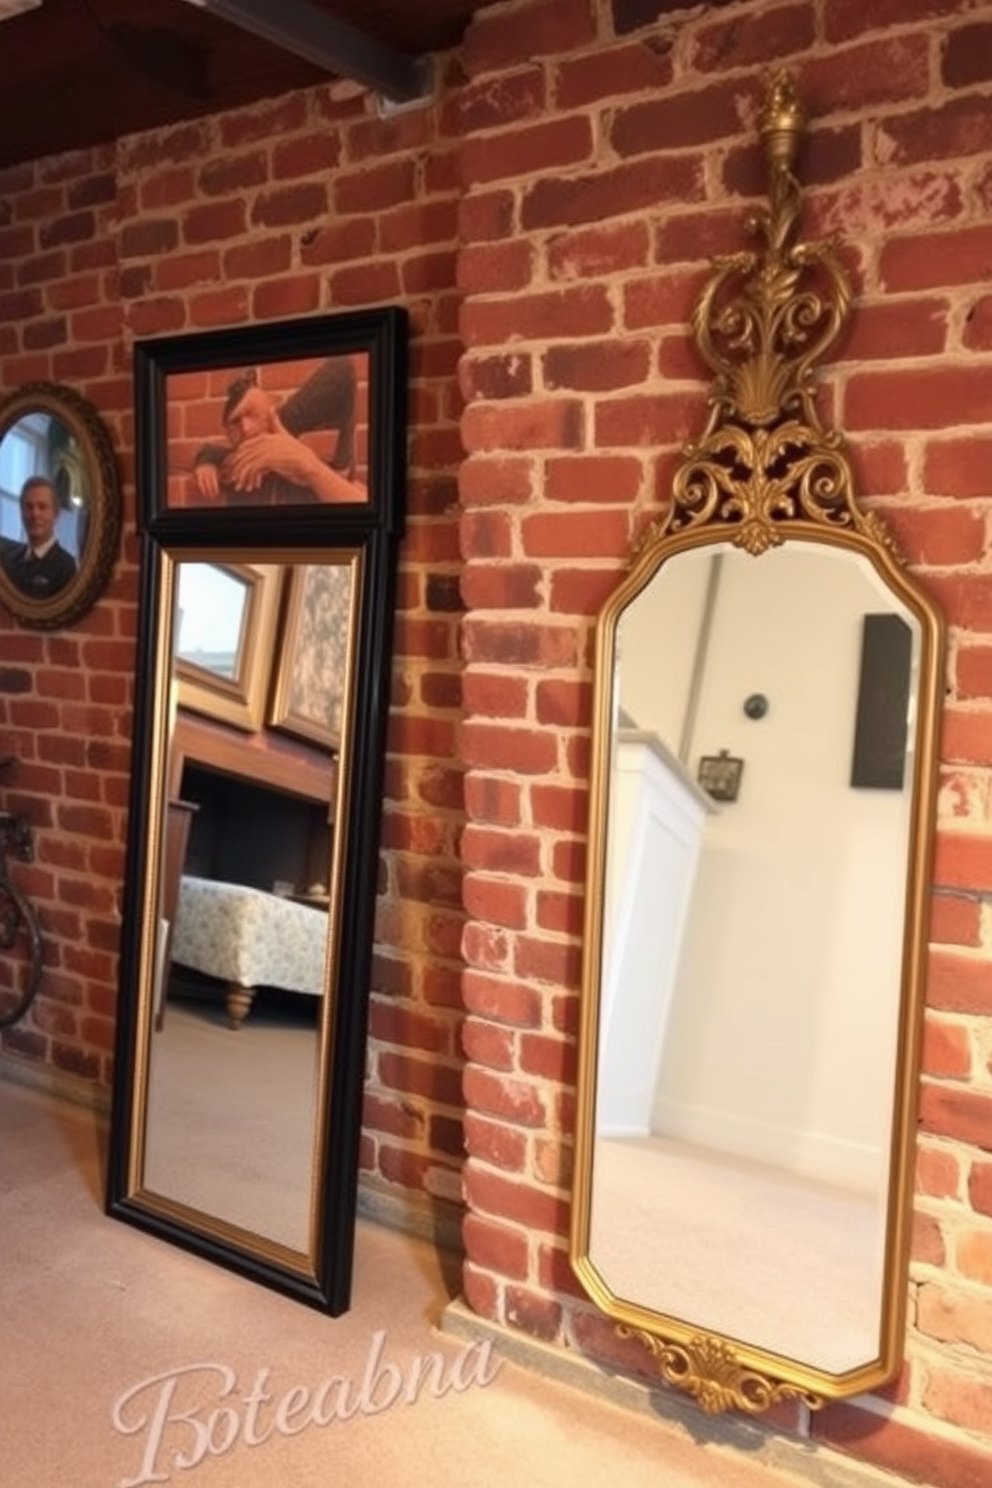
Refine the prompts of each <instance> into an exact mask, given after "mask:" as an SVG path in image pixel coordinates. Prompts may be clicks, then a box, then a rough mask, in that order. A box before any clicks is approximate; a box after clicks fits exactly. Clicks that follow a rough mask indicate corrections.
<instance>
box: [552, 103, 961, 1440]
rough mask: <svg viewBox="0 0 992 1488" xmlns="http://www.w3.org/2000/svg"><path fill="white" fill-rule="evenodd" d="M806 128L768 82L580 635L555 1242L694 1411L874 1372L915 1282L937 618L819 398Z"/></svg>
mask: <svg viewBox="0 0 992 1488" xmlns="http://www.w3.org/2000/svg"><path fill="white" fill-rule="evenodd" d="M802 125H803V119H802V111H801V108H800V106H799V104H798V102H797V100H796V98H795V95H794V93H793V91H792V88H791V85H790V83H789V81H788V80H787V79H786V78H784V77H779V78H777V79H776V80H775V82H774V83H773V85H772V87H771V88H770V90H769V95H768V99H767V102H766V107H765V110H764V113H763V115H762V118H761V120H760V132H761V137H762V140H763V142H764V145H765V149H766V153H767V159H768V164H769V177H770V187H769V206H768V209H767V211H764V212H762V213H760V214H758V216H757V217H756V219H755V222H754V224H752V225H753V226H754V227H755V228H756V229H757V230H758V231H760V233H761V234H762V236H763V238H764V245H763V249H762V251H761V252H758V253H750V252H748V253H740V254H736V255H733V256H732V257H728V258H725V259H721V260H718V261H717V262H716V264H715V265H714V269H713V272H712V275H711V277H710V279H709V281H708V283H707V285H706V288H705V290H704V292H703V294H702V296H701V298H700V300H699V303H698V306H697V309H696V312H695V315H694V320H693V330H694V334H695V337H696V340H697V343H698V345H699V348H700V351H701V353H702V355H703V357H704V359H705V360H706V362H707V363H708V365H709V366H710V367H711V368H712V369H713V371H714V372H715V374H716V381H715V385H714V391H713V397H712V400H711V414H710V418H709V422H708V424H707V427H706V429H705V432H704V434H703V436H702V438H701V439H700V440H699V441H698V442H697V443H695V444H693V445H691V446H690V447H688V448H687V450H686V451H685V456H684V459H683V461H682V463H681V465H680V467H679V469H678V472H677V475H676V478H675V482H674V491H673V498H672V503H671V507H670V510H669V511H668V512H667V514H666V515H665V516H664V517H663V518H662V519H661V520H660V521H659V522H658V523H657V524H656V525H655V526H654V527H653V528H652V529H651V530H650V531H649V532H648V534H647V536H646V539H645V540H644V541H643V543H642V544H641V546H640V548H639V550H638V552H637V553H636V554H635V557H634V561H633V564H632V566H631V568H630V571H629V572H628V574H627V575H626V576H625V578H624V579H623V581H622V582H621V584H620V585H619V587H618V589H617V590H616V592H615V593H614V594H613V595H612V596H611V598H610V599H609V600H608V602H607V604H606V605H605V607H604V609H603V611H602V614H601V616H600V618H599V622H598V627H597V637H596V659H595V667H596V676H595V695H594V719H593V730H594V738H593V767H592V780H591V808H590V856H589V876H588V883H587V901H586V922H585V958H586V959H585V970H584V986H583V1015H582V1024H581V1030H580V1085H579V1112H578V1123H577V1154H576V1179H575V1193H574V1203H573V1219H572V1232H571V1256H572V1263H573V1266H574V1269H575V1271H576V1273H577V1275H578V1276H579V1278H580V1280H581V1281H582V1283H583V1284H584V1286H585V1287H586V1289H587V1290H588V1292H589V1293H590V1295H591V1296H592V1298H593V1299H594V1300H595V1301H596V1303H597V1304H598V1305H599V1306H600V1307H601V1308H602V1309H603V1310H604V1311H605V1312H606V1313H607V1314H608V1315H609V1316H610V1317H611V1318H613V1319H614V1320H615V1321H616V1323H617V1326H618V1328H619V1329H620V1330H621V1331H622V1332H623V1333H624V1334H625V1335H627V1336H634V1337H637V1338H639V1339H640V1340H641V1341H642V1343H643V1344H644V1346H645V1348H646V1349H647V1351H648V1352H649V1354H650V1355H651V1356H653V1358H654V1359H655V1361H656V1363H657V1367H658V1369H659V1370H660V1372H661V1374H662V1375H663V1377H664V1378H665V1379H666V1380H667V1381H668V1382H669V1383H671V1384H674V1385H676V1386H677V1387H679V1388H681V1389H684V1390H687V1391H689V1392H690V1393H691V1394H692V1395H693V1396H695V1397H696V1399H697V1400H698V1401H699V1402H700V1404H701V1405H702V1406H703V1408H704V1409H706V1410H709V1411H717V1410H724V1409H728V1408H737V1409H741V1410H745V1411H749V1412H754V1411H760V1410H763V1409H765V1408H767V1407H768V1406H769V1405H771V1404H772V1403H774V1402H775V1401H776V1400H780V1399H783V1398H788V1397H793V1398H800V1399H802V1400H803V1401H804V1402H805V1403H806V1404H807V1405H809V1406H811V1407H816V1406H819V1405H822V1404H823V1403H824V1401H826V1400H828V1399H832V1398H836V1397H841V1396H844V1395H850V1394H853V1393H856V1392H859V1391H862V1390H866V1389H870V1388H874V1387H876V1386H877V1385H879V1384H880V1383H882V1382H884V1381H885V1380H888V1379H890V1378H892V1377H893V1376H894V1375H895V1373H896V1372H897V1371H898V1368H899V1364H900V1360H901V1349H902V1339H903V1328H904V1317H905V1297H906V1290H907V1264H908V1237H909V1201H910V1194H911V1183H912V1167H913V1156H914V1117H915V1101H916V1082H917V1074H918V1057H919V1038H920V1029H921V1019H922V987H921V961H922V957H923V953H924V945H925V933H926V921H927V907H928V866H929V855H930V844H931V837H932V825H931V822H932V815H933V793H934V775H935V735H936V727H937V709H938V681H939V667H940V663H941V656H942V626H941V621H940V618H939V616H938V614H937V612H936V611H935V609H934V607H933V606H932V604H931V603H930V602H929V601H928V600H927V598H926V597H925V596H924V595H923V594H922V593H921V592H920V590H919V589H918V587H917V586H916V584H915V583H914V582H913V580H912V579H911V577H910V576H909V575H908V574H907V573H906V572H905V570H904V569H903V567H902V565H901V563H900V561H899V558H898V556H897V554H896V553H895V551H894V548H893V546H892V544H891V543H890V541H889V539H888V537H887V535H886V533H885V530H884V527H883V524H882V522H881V521H880V520H879V519H878V518H877V517H876V516H874V515H872V514H869V513H866V512H863V511H862V510H861V509H860V508H859V506H858V505H857V503H856V501H855V498H854V495H853V492H852V482H851V474H850V469H849V466H848V462H847V459H846V457H845V454H844V451H843V448H842V445H841V441H840V439H839V437H838V436H837V435H836V434H835V433H833V432H831V431H827V430H825V429H824V428H822V427H821V425H820V423H819V420H818V417H817V413H816V409H815V407H814V399H813V385H812V367H813V364H814V362H815V361H816V360H817V359H818V358H820V357H821V356H822V355H823V353H824V351H825V350H826V349H827V347H828V346H829V345H830V344H831V343H832V342H833V340H834V338H835V337H836V334H837V332H838V330H839V328H840V326H841V325H842V323H843V321H844V318H845V316H846V314H847V311H848V307H849V303H850V292H849V288H848V284H847V281H846V278H845V275H844V272H843V269H842V267H841V264H840V261H839V258H838V256H837V252H836V248H835V245H834V244H832V243H829V242H820V243H813V242H802V241H798V240H797V237H796V226H797V221H798V215H799V205H800V194H799V187H798V184H797V182H796V179H795V176H794V174H793V164H794V161H795V157H796V153H797V150H798V145H799V141H800V135H801V132H802Z"/></svg>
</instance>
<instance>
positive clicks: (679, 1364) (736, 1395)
mask: <svg viewBox="0 0 992 1488" xmlns="http://www.w3.org/2000/svg"><path fill="white" fill-rule="evenodd" d="M617 1332H618V1333H619V1335H620V1337H621V1338H636V1339H638V1340H639V1341H640V1342H641V1343H643V1344H644V1346H645V1347H646V1348H647V1349H648V1350H649V1352H650V1353H651V1354H652V1355H653V1356H654V1358H655V1359H656V1361H657V1364H658V1372H659V1373H660V1375H661V1377H662V1379H664V1380H665V1381H666V1382H667V1383H668V1384H670V1385H674V1386H675V1387H676V1389H679V1390H684V1391H685V1392H686V1394H688V1395H691V1396H692V1398H693V1400H695V1401H696V1403H697V1404H698V1405H699V1406H700V1407H701V1408H702V1409H703V1410H704V1411H706V1413H707V1414H708V1415H717V1414H718V1413H719V1412H720V1411H725V1410H741V1411H746V1412H747V1413H748V1414H749V1415H758V1414H760V1412H761V1411H766V1410H767V1409H768V1408H769V1406H772V1405H777V1404H778V1403H779V1401H782V1400H798V1401H801V1402H802V1404H803V1405H805V1406H807V1407H808V1408H809V1409H810V1410H819V1409H820V1407H821V1406H822V1405H823V1399H822V1397H821V1396H819V1395H815V1394H813V1392H812V1391H810V1390H803V1389H800V1387H799V1386H798V1385H790V1384H787V1383H785V1381H783V1380H770V1379H768V1378H767V1377H766V1376H765V1375H763V1374H759V1373H758V1371H757V1370H756V1369H749V1368H748V1367H747V1365H746V1364H742V1363H741V1361H740V1359H739V1358H738V1356H737V1354H736V1353H735V1352H734V1350H733V1348H731V1346H730V1344H729V1343H727V1342H726V1341H725V1340H724V1339H722V1338H713V1337H711V1336H710V1334H708V1333H697V1334H696V1335H695V1336H694V1337H693V1338H691V1339H690V1340H689V1342H688V1343H685V1344H680V1343H672V1342H670V1341H669V1340H668V1339H665V1338H660V1337H659V1336H658V1335H657V1334H655V1333H649V1332H647V1331H646V1330H645V1329H643V1328H634V1327H630V1326H629V1325H627V1324H625V1323H620V1324H618V1325H617Z"/></svg>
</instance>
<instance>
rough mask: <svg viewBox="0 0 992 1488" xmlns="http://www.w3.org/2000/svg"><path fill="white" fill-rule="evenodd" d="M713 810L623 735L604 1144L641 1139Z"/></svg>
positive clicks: (667, 765) (609, 896)
mask: <svg viewBox="0 0 992 1488" xmlns="http://www.w3.org/2000/svg"><path fill="white" fill-rule="evenodd" d="M710 805H711V803H709V802H708V801H707V800H706V799H705V798H704V797H703V795H702V792H701V791H700V790H699V789H698V788H697V787H696V786H695V784H694V783H693V782H692V781H691V780H687V779H686V778H685V776H684V773H683V771H682V770H681V769H680V768H679V766H678V763H677V762H676V761H675V760H674V759H672V758H671V757H666V755H665V752H664V750H663V749H662V748H661V747H659V743H658V740H657V738H656V736H655V735H652V734H645V733H642V732H634V731H631V730H627V731H621V732H620V733H619V735H618V738H617V742H616V748H615V750H614V758H613V778H612V780H611V782H610V842H609V857H608V861H607V871H606V883H607V891H606V896H605V898H606V903H605V913H604V926H603V987H602V1002H601V1019H602V1023H601V1035H600V1064H599V1111H598V1129H599V1134H600V1136H647V1134H648V1133H649V1132H650V1129H651V1116H652V1107H653V1105H654V1094H655V1086H656V1083H657V1079H658V1065H659V1061H660V1058H661V1051H662V1044H663V1041H664V1037H665V1028H666V1024H667V1020H668V1011H669V1005H670V1002H671V995H672V987H673V983H674V979H675V973H676V970H677V966H678V961H679V954H680V949H681V944H682V934H683V930H684V927H685V920H686V913H687V910H688V906H689V902H690V897H691V894H692V887H693V880H694V877H695V871H696V863H697V860H698V857H699V848H700V844H701V842H702V835H703V825H704V821H705V817H706V815H707V812H708V810H709V809H710Z"/></svg>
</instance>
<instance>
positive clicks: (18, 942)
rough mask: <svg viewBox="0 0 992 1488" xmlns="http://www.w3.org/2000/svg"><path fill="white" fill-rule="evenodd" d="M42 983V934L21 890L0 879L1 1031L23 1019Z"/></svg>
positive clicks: (4, 879)
mask: <svg viewBox="0 0 992 1488" xmlns="http://www.w3.org/2000/svg"><path fill="white" fill-rule="evenodd" d="M40 981H41V932H40V930H39V929H38V921H37V920H36V919H35V913H34V910H33V909H32V908H31V905H30V904H29V903H28V901H27V900H26V899H25V897H24V895H23V894H22V893H21V891H20V889H19V888H17V886H16V885H15V884H12V883H11V882H10V880H9V879H6V878H0V1028H9V1027H10V1026H11V1024H12V1023H16V1022H17V1021H18V1019H19V1018H23V1017H24V1014H25V1013H26V1012H27V1010H28V1008H29V1007H30V1006H31V1001H32V999H33V997H34V994H35V993H36V992H37V990H38V983H39V982H40Z"/></svg>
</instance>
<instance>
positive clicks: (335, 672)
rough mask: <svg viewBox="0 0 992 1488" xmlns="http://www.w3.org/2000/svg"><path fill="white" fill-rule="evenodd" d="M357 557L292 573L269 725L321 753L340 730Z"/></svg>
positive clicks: (334, 742)
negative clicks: (322, 747)
mask: <svg viewBox="0 0 992 1488" xmlns="http://www.w3.org/2000/svg"><path fill="white" fill-rule="evenodd" d="M357 565H358V559H357V558H349V559H346V560H342V561H340V562H337V563H335V562H334V561H332V559H331V557H330V555H328V558H327V560H326V561H325V562H323V563H319V564H317V563H313V564H307V565H305V566H301V567H299V568H296V569H294V570H293V571H292V573H291V574H290V576H289V582H288V585H287V592H286V608H285V614H284V616H283V628H282V637H281V645H280V647H279V659H278V661H277V663H276V671H275V679H274V685H273V693H272V705H271V709H270V712H269V723H270V724H272V726H273V727H274V728H280V729H283V730H285V731H286V732H287V733H293V734H297V735H299V736H300V737H301V738H304V739H309V740H310V741H311V742H312V743H314V744H320V745H323V746H324V747H325V748H327V749H333V750H337V749H339V748H340V744H341V736H342V734H343V733H344V730H345V718H344V711H345V705H346V699H347V697H348V685H349V676H348V667H349V658H350V656H351V649H350V648H349V644H348V637H349V636H350V635H351V633H352V618H353V611H354V605H355V595H356V594H357V592H358V588H359V586H358V583H357V582H356V569H357Z"/></svg>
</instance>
